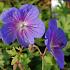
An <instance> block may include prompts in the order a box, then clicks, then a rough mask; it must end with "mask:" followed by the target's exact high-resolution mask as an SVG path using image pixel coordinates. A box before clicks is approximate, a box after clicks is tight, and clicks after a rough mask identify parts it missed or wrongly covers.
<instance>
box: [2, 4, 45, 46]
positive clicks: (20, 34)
mask: <svg viewBox="0 0 70 70" xmlns="http://www.w3.org/2000/svg"><path fill="white" fill-rule="evenodd" d="M38 16H39V10H38V9H37V7H35V6H34V5H30V4H25V5H23V6H22V7H21V8H19V9H16V8H15V7H13V8H10V9H9V10H7V11H5V12H3V13H2V15H1V19H2V21H3V26H2V28H1V34H2V39H3V41H4V42H5V43H6V44H10V43H13V42H14V41H15V39H17V40H18V42H19V43H20V45H21V46H24V47H26V46H28V45H29V44H34V38H41V37H42V36H43V34H44V32H45V26H44V23H43V22H42V21H41V20H40V19H39V18H38Z"/></svg>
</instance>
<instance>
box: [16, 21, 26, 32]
mask: <svg viewBox="0 0 70 70" xmlns="http://www.w3.org/2000/svg"><path fill="white" fill-rule="evenodd" d="M26 27H27V22H19V24H18V27H17V28H18V30H19V31H21V30H24V29H26Z"/></svg>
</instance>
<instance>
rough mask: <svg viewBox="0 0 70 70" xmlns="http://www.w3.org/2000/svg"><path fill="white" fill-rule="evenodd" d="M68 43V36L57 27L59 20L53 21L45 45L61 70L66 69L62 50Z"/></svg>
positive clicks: (50, 23)
mask: <svg viewBox="0 0 70 70" xmlns="http://www.w3.org/2000/svg"><path fill="white" fill-rule="evenodd" d="M66 43H67V39H66V36H65V34H64V32H63V30H62V29H60V28H58V27H57V20H56V19H51V20H50V22H49V27H48V30H47V32H46V34H45V45H46V48H47V49H48V50H49V51H50V52H51V53H52V55H53V56H54V58H55V59H56V62H57V64H58V65H59V67H60V68H61V69H62V68H64V53H63V51H62V48H64V47H65V46H66Z"/></svg>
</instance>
